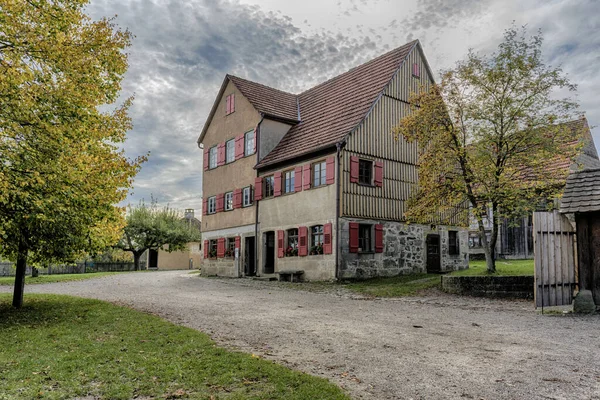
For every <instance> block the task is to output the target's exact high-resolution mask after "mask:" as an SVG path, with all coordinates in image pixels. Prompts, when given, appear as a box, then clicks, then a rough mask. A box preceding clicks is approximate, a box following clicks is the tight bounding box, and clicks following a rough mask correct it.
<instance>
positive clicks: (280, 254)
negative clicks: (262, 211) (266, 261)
mask: <svg viewBox="0 0 600 400" xmlns="http://www.w3.org/2000/svg"><path fill="white" fill-rule="evenodd" d="M283 238H284V233H283V231H277V257H278V258H283V256H284V254H285V253H284V250H285V249H284V247H283V246H284V240H283Z"/></svg>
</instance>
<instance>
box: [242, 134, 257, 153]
mask: <svg viewBox="0 0 600 400" xmlns="http://www.w3.org/2000/svg"><path fill="white" fill-rule="evenodd" d="M254 140H255V137H254V131H248V132H246V133H245V134H244V143H245V147H244V149H245V151H244V155H246V156H249V155H250V154H254Z"/></svg>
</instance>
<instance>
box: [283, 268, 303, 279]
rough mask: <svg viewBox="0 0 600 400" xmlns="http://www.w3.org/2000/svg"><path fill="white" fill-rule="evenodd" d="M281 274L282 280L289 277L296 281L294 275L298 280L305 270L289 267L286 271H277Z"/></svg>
mask: <svg viewBox="0 0 600 400" xmlns="http://www.w3.org/2000/svg"><path fill="white" fill-rule="evenodd" d="M277 274H278V275H279V280H280V281H287V280H288V277H289V281H290V282H294V276H295V277H296V281H298V280H299V279H300V277H301V276H302V275H303V274H304V271H303V270H301V269H288V270H284V271H279V272H277Z"/></svg>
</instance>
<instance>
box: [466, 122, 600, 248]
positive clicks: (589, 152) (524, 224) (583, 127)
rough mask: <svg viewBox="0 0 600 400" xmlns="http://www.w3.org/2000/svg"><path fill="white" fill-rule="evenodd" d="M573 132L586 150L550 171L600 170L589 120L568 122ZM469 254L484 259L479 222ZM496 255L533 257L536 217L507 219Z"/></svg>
mask: <svg viewBox="0 0 600 400" xmlns="http://www.w3.org/2000/svg"><path fill="white" fill-rule="evenodd" d="M564 125H565V126H566V127H567V128H568V129H570V130H571V131H572V132H573V137H577V136H580V135H581V136H582V140H583V142H584V143H583V147H582V149H581V153H580V154H579V156H578V157H577V160H576V162H575V163H573V164H569V163H567V162H560V163H556V160H551V161H549V162H548V167H549V168H562V169H564V170H565V171H567V170H569V169H570V170H571V171H579V170H583V169H590V168H600V160H599V159H598V152H597V151H596V145H595V144H594V139H593V137H592V133H591V131H590V127H589V125H588V122H587V119H586V118H585V117H582V118H579V119H576V120H573V121H570V122H566V123H565V124H564ZM545 201H546V199H541V202H540V210H539V211H545V210H546V207H545ZM492 218H493V213H492V210H491V209H490V210H489V215H488V216H487V218H486V219H484V224H485V226H486V229H488V230H489V231H488V232H489V233H488V235H491V230H492ZM469 253H470V257H471V258H484V257H485V256H484V253H483V247H482V245H481V240H480V239H479V231H478V226H477V221H475V220H474V219H472V220H471V221H470V225H469ZM496 256H497V257H498V258H504V259H528V258H533V214H527V215H524V216H522V217H521V218H515V219H510V220H509V219H507V218H503V219H502V220H501V222H500V226H499V228H498V240H497V241H496Z"/></svg>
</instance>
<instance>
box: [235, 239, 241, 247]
mask: <svg viewBox="0 0 600 400" xmlns="http://www.w3.org/2000/svg"><path fill="white" fill-rule="evenodd" d="M241 242H242V238H241V237H240V236H236V237H235V248H236V249H239V248H240V244H241Z"/></svg>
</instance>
